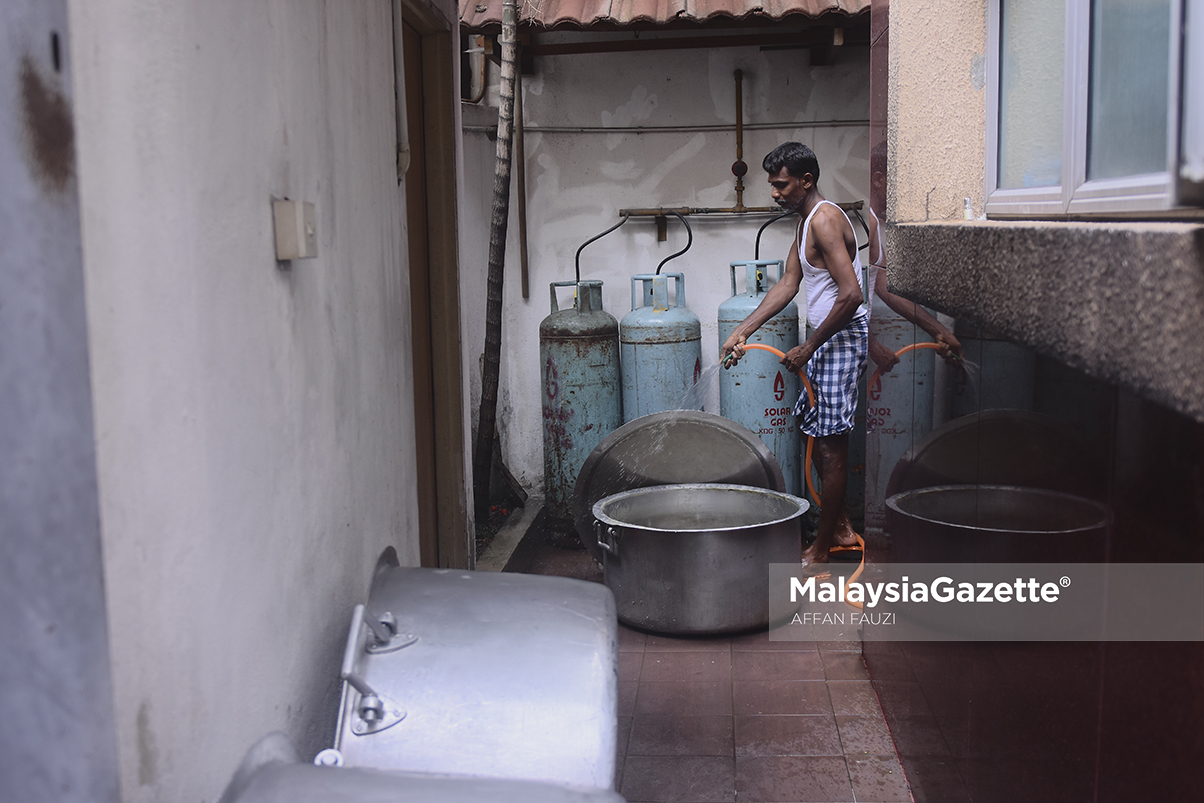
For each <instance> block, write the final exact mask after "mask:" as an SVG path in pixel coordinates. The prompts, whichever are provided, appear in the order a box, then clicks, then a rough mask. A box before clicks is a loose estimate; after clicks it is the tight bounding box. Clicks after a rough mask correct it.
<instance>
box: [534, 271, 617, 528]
mask: <svg viewBox="0 0 1204 803" xmlns="http://www.w3.org/2000/svg"><path fill="white" fill-rule="evenodd" d="M558 287H575V288H576V298H575V302H574V304H573V306H572V307H571V308H568V309H563V310H562V309H560V308H559V306H558V305H557V301H556V288H558ZM550 290H551V297H552V312H551V314H550V315H548V317H546V318H544V319H543V321H542V322H540V324H539V362H540V366H541V371H542V375H543V388H542V393H541V394H540V396H541V399H542V405H541V406H542V408H543V464H544V489H545V498H544V509H545V511H546V512H547V515H548V518H549V521H548V525H549V528H551V529H553V530H556V531H560V532H571V531H572V529H573V525H572V516H573V487H574V485H575V484H576V482H577V474H578V473H579V472H580V471H581V465H582V464H583V463H584V462H585V458H587V457H589V455H590V452H592V451H593V450H594V447H596V446H597V445H598V444H599V443H600V442H601V441H602V439H603V438H605V437H606V436H607V435H609V434H610V433H611V432H613V431H614V430H616V429H618V428H619V426H620V425H621V424H622V423H623V407H622V398H621V396H620V390H619V388H620V378H619V322H618V321H617V320H615V318H614V316H613V315H610V314H609V313H607V312H605V311H604V310H603V309H602V282H600V281H596V280H582V281H580V282H576V281H566V282H552V284H551V287H550Z"/></svg>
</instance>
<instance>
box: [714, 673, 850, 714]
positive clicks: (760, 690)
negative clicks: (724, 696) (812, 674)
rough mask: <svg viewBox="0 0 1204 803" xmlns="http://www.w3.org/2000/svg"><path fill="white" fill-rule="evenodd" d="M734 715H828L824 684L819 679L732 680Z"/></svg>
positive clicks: (827, 698)
mask: <svg viewBox="0 0 1204 803" xmlns="http://www.w3.org/2000/svg"><path fill="white" fill-rule="evenodd" d="M732 703H733V706H734V708H735V712H736V714H737V715H738V716H752V715H754V714H824V715H826V716H832V702H831V700H830V699H829V697H828V687H827V684H825V683H824V681H822V680H768V681H755V682H751V683H743V682H740V681H735V682H733V683H732Z"/></svg>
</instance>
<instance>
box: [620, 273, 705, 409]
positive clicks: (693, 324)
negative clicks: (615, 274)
mask: <svg viewBox="0 0 1204 803" xmlns="http://www.w3.org/2000/svg"><path fill="white" fill-rule="evenodd" d="M669 279H673V281H674V292H673V302H672V304H670V301H669ZM619 349H620V352H619V353H620V360H619V364H620V366H621V367H622V374H623V423H627V422H628V421H633V420H635V419H637V418H639V417H640V416H645V415H650V414H651V413H659V412H663V411H665V410H682V409H692V410H701V409H702V404H701V403H700V402H695V401H694V400H693V399H691V398H690V397H691V396H692V395H694V394H691V392H690V391H691V390H692V389H693V387H694V385H695V384H696V383H697V382H698V377H699V375H701V374H702V322H701V321H700V320H698V316H697V315H695V314H694V313H692V312H690V310H689V309H687V308H686V277H685V276H684V275H683V274H680V273H663V274H660V275H657V274H654V273H637V274H636V275H635V276H632V277H631V312H629V313H627V314H626V315H625V316H623V320H622V321H620V322H619Z"/></svg>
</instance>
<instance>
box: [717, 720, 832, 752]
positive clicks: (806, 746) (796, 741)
mask: <svg viewBox="0 0 1204 803" xmlns="http://www.w3.org/2000/svg"><path fill="white" fill-rule="evenodd" d="M839 755H842V753H841V746H840V735H839V733H838V732H837V730H836V722H835V721H834V720H833V719H831V718H830V717H827V716H803V715H786V716H782V715H777V716H753V717H739V716H738V717H736V757H737V758H740V757H743V756H839Z"/></svg>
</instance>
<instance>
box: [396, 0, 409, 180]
mask: <svg viewBox="0 0 1204 803" xmlns="http://www.w3.org/2000/svg"><path fill="white" fill-rule="evenodd" d="M401 26H402V22H401V0H393V107H394V109H395V121H396V123H397V183H398V184H400V183H401V180H402V179H403V178H405V174H406V171H407V170H409V169H410V123H409V118H408V117H407V116H406V73H405V54H404V52H403V50H402V47H403V45H402V37H403V30H402V27H401Z"/></svg>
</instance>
